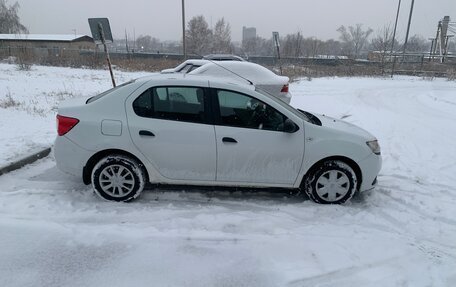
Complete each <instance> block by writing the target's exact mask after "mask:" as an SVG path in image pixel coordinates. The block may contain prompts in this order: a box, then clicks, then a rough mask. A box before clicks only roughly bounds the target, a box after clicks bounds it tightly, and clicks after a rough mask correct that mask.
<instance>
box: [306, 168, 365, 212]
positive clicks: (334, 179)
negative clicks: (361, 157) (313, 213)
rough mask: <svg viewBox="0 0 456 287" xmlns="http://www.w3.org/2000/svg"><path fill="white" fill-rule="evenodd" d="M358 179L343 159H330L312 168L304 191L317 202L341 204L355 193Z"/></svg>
mask: <svg viewBox="0 0 456 287" xmlns="http://www.w3.org/2000/svg"><path fill="white" fill-rule="evenodd" d="M357 186H358V179H357V176H356V173H355V172H354V171H353V169H352V168H351V167H350V166H349V165H348V164H346V163H344V162H343V161H339V160H329V161H326V162H324V163H323V164H322V165H320V166H318V167H317V168H315V169H313V170H311V171H310V172H309V173H308V174H307V176H306V178H305V180H304V191H305V192H306V194H307V195H308V196H309V197H310V199H312V200H313V201H314V202H316V203H321V204H341V203H344V202H346V201H348V200H350V199H351V198H352V197H353V195H354V194H355V192H356V190H357Z"/></svg>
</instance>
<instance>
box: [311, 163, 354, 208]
mask: <svg viewBox="0 0 456 287" xmlns="http://www.w3.org/2000/svg"><path fill="white" fill-rule="evenodd" d="M315 187H316V192H317V194H318V196H320V197H321V198H322V199H324V200H326V201H328V202H335V201H338V200H340V199H342V198H344V196H346V195H347V193H348V192H349V191H350V180H349V178H348V176H347V175H346V174H345V173H343V172H341V171H339V170H329V171H327V172H325V173H323V174H322V175H321V176H320V177H319V178H318V180H317V183H316V186H315Z"/></svg>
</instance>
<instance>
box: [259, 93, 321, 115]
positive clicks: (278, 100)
mask: <svg viewBox="0 0 456 287" xmlns="http://www.w3.org/2000/svg"><path fill="white" fill-rule="evenodd" d="M255 91H256V92H258V93H260V94H262V95H265V96H267V97H268V98H270V99H272V100H274V101H275V102H276V103H278V104H279V105H281V106H282V107H284V108H285V109H287V110H288V111H290V112H291V113H293V114H294V115H296V116H298V117H300V118H301V119H303V120H305V121H306V122H309V123H312V121H311V120H310V119H309V117H308V116H307V115H305V114H304V113H301V112H300V111H298V110H297V109H295V108H293V107H292V106H290V105H289V104H287V103H285V102H284V101H282V100H280V99H278V98H277V97H275V96H273V95H271V94H270V93H268V92H266V91H265V90H262V89H260V88H258V87H255Z"/></svg>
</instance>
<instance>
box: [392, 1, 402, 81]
mask: <svg viewBox="0 0 456 287" xmlns="http://www.w3.org/2000/svg"><path fill="white" fill-rule="evenodd" d="M400 10H401V0H399V4H398V5H397V13H396V23H394V32H393V41H392V43H391V56H392V57H393V67H392V68H391V78H392V77H393V75H394V66H395V65H396V56H395V55H394V42H395V41H396V30H397V21H398V20H399V11H400Z"/></svg>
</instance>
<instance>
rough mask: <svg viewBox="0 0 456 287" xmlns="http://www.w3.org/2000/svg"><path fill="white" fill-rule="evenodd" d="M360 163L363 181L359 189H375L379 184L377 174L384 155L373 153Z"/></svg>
mask: <svg viewBox="0 0 456 287" xmlns="http://www.w3.org/2000/svg"><path fill="white" fill-rule="evenodd" d="M358 164H359V167H360V168H361V173H362V183H361V186H360V188H359V191H367V190H371V189H373V188H374V187H375V186H376V185H377V176H378V173H379V172H380V170H381V168H382V157H381V156H380V155H376V154H374V153H372V154H371V155H369V156H368V157H367V158H365V159H364V160H362V161H361V162H359V163H358Z"/></svg>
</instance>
